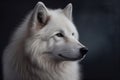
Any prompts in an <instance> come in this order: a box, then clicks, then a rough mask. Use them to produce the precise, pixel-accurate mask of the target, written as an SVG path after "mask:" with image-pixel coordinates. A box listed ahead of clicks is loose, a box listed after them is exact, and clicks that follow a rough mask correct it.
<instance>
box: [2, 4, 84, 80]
mask: <svg viewBox="0 0 120 80" xmlns="http://www.w3.org/2000/svg"><path fill="white" fill-rule="evenodd" d="M81 48H85V46H84V45H82V44H81V43H80V42H79V41H78V32H77V30H76V27H75V26H74V24H73V22H72V4H71V3H70V4H68V5H67V6H66V7H65V8H64V9H56V10H51V9H48V8H46V6H45V5H44V4H43V3H42V2H38V3H37V4H36V6H35V8H34V9H33V10H32V11H31V12H30V13H29V14H28V16H27V17H26V18H25V20H24V21H23V23H22V24H21V25H20V26H19V28H18V29H17V30H16V31H15V33H14V35H13V36H12V39H11V41H10V43H9V45H8V46H7V48H6V49H5V51H4V54H3V76H4V80H80V79H81V78H80V77H81V74H80V73H79V71H80V70H79V69H80V68H79V65H78V62H79V61H80V60H81V59H82V57H83V54H81V52H80V49H81Z"/></svg>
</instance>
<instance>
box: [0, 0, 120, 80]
mask: <svg viewBox="0 0 120 80" xmlns="http://www.w3.org/2000/svg"><path fill="white" fill-rule="evenodd" d="M41 1H43V2H44V3H45V4H46V6H47V7H49V8H64V7H65V6H66V5H67V4H68V3H69V2H71V3H73V17H74V23H75V25H76V26H77V29H78V31H79V34H80V42H81V43H83V44H84V45H86V46H87V47H88V48H89V52H88V54H87V56H86V58H85V59H84V60H83V61H82V62H81V64H82V65H83V72H84V80H120V78H119V75H120V64H119V63H120V49H119V48H120V5H119V4H120V0H41ZM37 2H38V0H20V1H17V0H11V1H0V24H1V26H0V53H1V54H0V58H2V57H1V56H2V52H3V50H4V48H5V46H6V45H7V44H8V41H9V38H10V36H11V34H12V33H13V31H14V29H15V28H16V27H17V25H19V24H20V22H21V21H22V20H23V19H24V16H25V15H26V14H27V13H28V12H29V11H30V10H31V9H33V7H34V6H35V4H36V3H37ZM0 69H1V70H0V71H1V73H0V80H2V63H1V64H0Z"/></svg>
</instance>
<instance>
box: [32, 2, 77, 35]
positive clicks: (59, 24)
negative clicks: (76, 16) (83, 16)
mask: <svg viewBox="0 0 120 80" xmlns="http://www.w3.org/2000/svg"><path fill="white" fill-rule="evenodd" d="M32 18H33V22H34V26H35V27H34V28H36V29H38V30H39V29H41V28H45V29H43V30H46V31H44V32H46V33H47V31H48V30H51V31H53V32H54V31H60V30H61V31H63V32H64V33H65V32H67V33H65V34H69V33H70V34H72V33H73V34H75V36H76V37H77V36H78V33H77V30H76V27H75V25H74V24H73V21H72V4H71V3H69V4H68V5H67V6H66V7H65V8H64V9H55V10H52V9H48V8H47V7H46V6H45V5H44V3H42V2H38V3H37V5H36V6H35V8H34V9H33V15H32ZM43 30H40V31H41V32H42V31H43Z"/></svg>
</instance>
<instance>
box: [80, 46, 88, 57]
mask: <svg viewBox="0 0 120 80" xmlns="http://www.w3.org/2000/svg"><path fill="white" fill-rule="evenodd" d="M87 52H88V49H87V48H86V47H82V48H80V54H81V55H82V56H84V55H85V54H86V53H87Z"/></svg>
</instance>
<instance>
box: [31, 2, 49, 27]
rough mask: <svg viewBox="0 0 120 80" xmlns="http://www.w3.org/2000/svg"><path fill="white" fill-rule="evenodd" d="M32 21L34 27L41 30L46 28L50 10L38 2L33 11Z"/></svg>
mask: <svg viewBox="0 0 120 80" xmlns="http://www.w3.org/2000/svg"><path fill="white" fill-rule="evenodd" d="M32 19H33V23H34V26H38V25H39V27H40V28H41V27H43V26H45V25H46V24H47V22H48V19H49V16H48V9H47V8H46V6H45V5H44V3H42V2H38V3H37V4H36V6H35V8H34V9H33V13H32Z"/></svg>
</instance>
